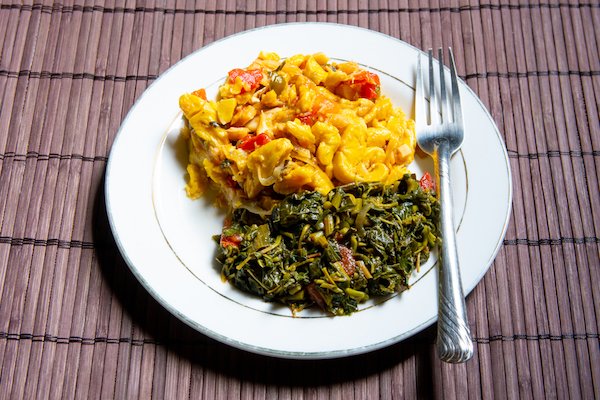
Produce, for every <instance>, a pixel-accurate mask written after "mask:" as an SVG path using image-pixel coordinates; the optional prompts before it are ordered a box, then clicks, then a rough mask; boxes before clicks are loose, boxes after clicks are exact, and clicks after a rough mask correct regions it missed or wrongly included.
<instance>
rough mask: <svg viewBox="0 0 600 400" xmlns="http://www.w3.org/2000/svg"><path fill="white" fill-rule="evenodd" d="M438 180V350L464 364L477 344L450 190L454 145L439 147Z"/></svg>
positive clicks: (442, 144)
mask: <svg viewBox="0 0 600 400" xmlns="http://www.w3.org/2000/svg"><path fill="white" fill-rule="evenodd" d="M436 155H437V157H434V158H435V160H436V170H437V171H436V172H437V173H436V176H437V177H438V182H437V184H438V191H439V199H440V231H441V234H442V246H441V247H442V254H441V261H442V265H441V268H439V290H438V330H437V350H438V355H439V357H440V359H441V360H443V361H446V362H450V363H460V362H465V361H467V360H469V359H470V358H471V357H472V356H473V342H472V341H471V331H470V329H469V324H468V322H467V308H466V305H465V296H464V294H463V288H462V282H461V278H460V270H459V263H458V251H457V249H456V234H455V229H454V221H453V215H454V213H453V204H452V192H451V190H450V157H451V155H452V154H451V152H450V145H449V143H448V142H447V141H442V142H441V143H439V144H438V147H437V151H436Z"/></svg>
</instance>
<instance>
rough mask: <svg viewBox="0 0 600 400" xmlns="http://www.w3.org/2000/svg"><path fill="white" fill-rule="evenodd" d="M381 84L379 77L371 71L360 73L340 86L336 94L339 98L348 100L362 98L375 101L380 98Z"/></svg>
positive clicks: (351, 76)
mask: <svg viewBox="0 0 600 400" xmlns="http://www.w3.org/2000/svg"><path fill="white" fill-rule="evenodd" d="M380 86H381V83H380V81H379V76H378V75H377V74H374V73H372V72H369V71H364V70H362V71H359V72H358V73H356V74H354V75H350V78H349V79H348V80H346V81H344V82H342V83H340V84H339V85H338V87H337V88H336V90H335V92H336V94H337V95H338V96H341V97H344V98H346V99H348V100H356V99H358V98H360V97H362V98H364V99H368V100H375V99H376V98H377V97H379V92H380Z"/></svg>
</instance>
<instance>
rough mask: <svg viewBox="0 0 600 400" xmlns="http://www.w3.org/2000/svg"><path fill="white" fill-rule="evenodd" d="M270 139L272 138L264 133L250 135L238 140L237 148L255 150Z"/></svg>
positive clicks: (248, 150)
mask: <svg viewBox="0 0 600 400" xmlns="http://www.w3.org/2000/svg"><path fill="white" fill-rule="evenodd" d="M270 141H271V139H270V138H269V137H268V136H267V135H265V134H264V133H261V134H259V135H248V136H246V137H245V138H243V139H241V140H239V141H238V142H237V148H238V149H242V150H244V151H247V152H248V153H251V152H253V151H254V150H256V149H258V148H259V147H260V146H264V145H265V144H267V143H269V142H270Z"/></svg>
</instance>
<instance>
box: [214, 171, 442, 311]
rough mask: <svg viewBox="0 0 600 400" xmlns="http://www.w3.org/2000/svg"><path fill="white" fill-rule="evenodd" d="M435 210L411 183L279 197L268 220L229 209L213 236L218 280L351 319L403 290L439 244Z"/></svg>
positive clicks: (430, 197)
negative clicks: (377, 299)
mask: <svg viewBox="0 0 600 400" xmlns="http://www.w3.org/2000/svg"><path fill="white" fill-rule="evenodd" d="M438 213H439V203H438V201H437V199H436V197H435V193H434V192H433V191H431V190H429V189H428V188H423V187H422V185H420V184H419V181H418V180H416V179H415V177H414V176H413V175H408V174H407V175H405V176H404V177H403V178H402V179H401V180H399V181H396V182H394V183H393V184H390V185H383V184H381V183H356V184H350V185H345V186H340V187H337V188H335V189H333V190H332V191H330V192H329V193H328V194H327V195H326V196H323V195H321V194H319V193H318V192H302V193H299V194H292V195H289V196H287V197H285V198H284V199H283V200H282V201H281V202H280V203H279V204H278V205H276V206H275V207H274V208H273V210H272V212H271V214H270V215H268V216H259V215H256V214H253V213H251V212H250V211H248V210H245V209H237V210H235V211H234V212H233V214H232V216H231V221H230V223H231V224H230V225H229V226H227V227H225V228H224V229H223V232H222V234H221V235H217V236H215V240H216V241H218V243H219V249H218V255H217V260H218V261H219V262H220V264H221V265H222V271H221V273H222V276H223V277H224V279H226V280H227V281H229V282H231V283H232V284H233V285H235V286H236V287H238V288H239V289H242V290H245V291H247V292H250V293H253V294H256V295H258V296H261V297H262V298H263V299H265V300H267V301H277V302H281V303H284V304H286V305H288V306H290V307H291V309H292V311H293V312H294V313H295V312H296V311H299V310H302V309H303V308H305V307H307V306H311V305H313V304H316V305H317V306H319V307H320V308H321V309H323V310H325V311H326V312H328V313H330V314H332V315H345V314H350V313H352V312H354V311H356V309H357V307H358V304H359V303H361V302H364V301H365V300H367V299H368V298H369V296H381V295H389V294H393V293H396V292H402V291H404V290H406V289H408V287H409V285H408V278H409V276H410V274H411V273H412V272H413V270H415V269H416V268H419V266H420V265H421V264H423V263H425V261H426V260H427V258H428V257H429V253H430V249H432V248H433V247H434V246H435V245H437V243H438V242H439V241H440V240H441V239H440V238H439V232H438V229H437V226H436V222H435V221H437V215H438Z"/></svg>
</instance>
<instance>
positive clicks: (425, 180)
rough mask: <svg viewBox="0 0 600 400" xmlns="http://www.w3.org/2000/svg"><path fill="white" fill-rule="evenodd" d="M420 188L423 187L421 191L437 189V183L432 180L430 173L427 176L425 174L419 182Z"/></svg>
mask: <svg viewBox="0 0 600 400" xmlns="http://www.w3.org/2000/svg"><path fill="white" fill-rule="evenodd" d="M419 186H421V189H423V190H434V189H435V182H434V181H433V179H432V178H431V175H429V172H425V174H423V176H422V177H421V179H420V180H419Z"/></svg>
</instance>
